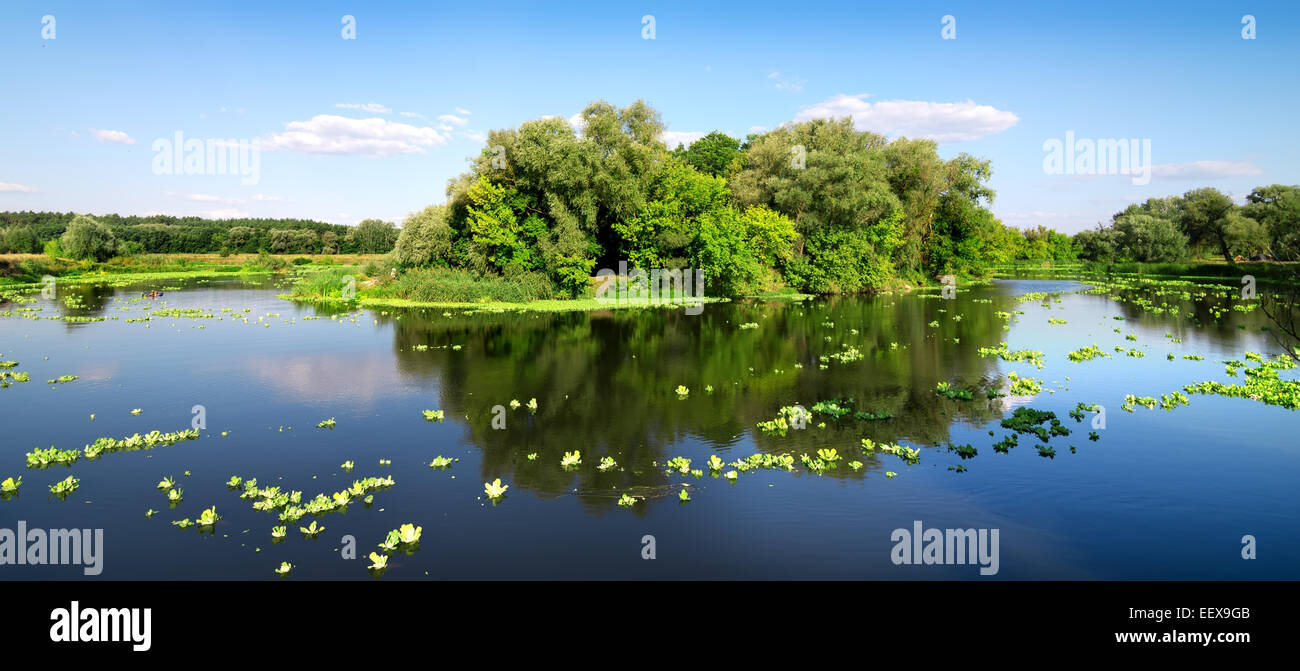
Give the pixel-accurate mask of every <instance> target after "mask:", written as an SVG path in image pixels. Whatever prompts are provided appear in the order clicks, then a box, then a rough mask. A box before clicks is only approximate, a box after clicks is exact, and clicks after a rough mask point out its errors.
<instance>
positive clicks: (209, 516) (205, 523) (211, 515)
mask: <svg viewBox="0 0 1300 671" xmlns="http://www.w3.org/2000/svg"><path fill="white" fill-rule="evenodd" d="M219 519H221V516H220V515H218V514H217V507H216V506H212V507H211V508H208V509H207V510H204V511H203V512H202V513H201V514H200V515H199V517H198V519H197V520H195V521H196V522H197V523H198V525H199V526H201V527H210V526H212V525H214V524H216V523H217V520H219Z"/></svg>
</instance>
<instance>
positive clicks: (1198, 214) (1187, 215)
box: [1178, 187, 1236, 263]
mask: <svg viewBox="0 0 1300 671" xmlns="http://www.w3.org/2000/svg"><path fill="white" fill-rule="evenodd" d="M1235 207H1236V206H1235V205H1233V203H1232V199H1231V198H1229V197H1228V196H1227V195H1225V194H1224V193H1222V192H1221V191H1219V190H1218V189H1215V188H1211V187H1205V188H1202V189H1194V190H1192V191H1188V192H1187V193H1185V194H1183V201H1182V208H1181V217H1180V218H1179V222H1178V223H1179V226H1180V227H1181V228H1182V232H1183V234H1184V235H1186V236H1187V238H1188V239H1189V240H1190V241H1191V243H1192V244H1193V245H1196V246H1198V247H1202V246H1203V247H1207V248H1210V249H1213V250H1214V251H1215V252H1217V253H1219V254H1220V255H1222V256H1223V260H1224V261H1225V262H1227V263H1232V253H1231V251H1230V250H1229V249H1228V215H1229V214H1231V213H1232V212H1233V210H1234V208H1235Z"/></svg>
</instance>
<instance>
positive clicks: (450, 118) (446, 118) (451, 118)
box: [438, 114, 469, 126]
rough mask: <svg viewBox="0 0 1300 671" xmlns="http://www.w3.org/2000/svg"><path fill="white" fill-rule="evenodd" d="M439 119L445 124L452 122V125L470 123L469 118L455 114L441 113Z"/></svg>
mask: <svg viewBox="0 0 1300 671" xmlns="http://www.w3.org/2000/svg"><path fill="white" fill-rule="evenodd" d="M438 121H441V122H443V123H445V124H451V125H452V126H464V125H465V124H467V123H469V119H464V118H461V117H458V116H456V115H455V114H440V115H438Z"/></svg>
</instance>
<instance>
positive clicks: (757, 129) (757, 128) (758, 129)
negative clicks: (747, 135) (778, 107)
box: [749, 126, 767, 133]
mask: <svg viewBox="0 0 1300 671" xmlns="http://www.w3.org/2000/svg"><path fill="white" fill-rule="evenodd" d="M766 131H767V126H750V127H749V132H751V133H764V132H766Z"/></svg>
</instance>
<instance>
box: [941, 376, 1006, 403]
mask: <svg viewBox="0 0 1300 671" xmlns="http://www.w3.org/2000/svg"><path fill="white" fill-rule="evenodd" d="M1011 375H1015V372H1014V371H1013V372H1012V373H1011ZM934 393H936V394H938V395H939V396H946V397H948V398H950V399H954V400H961V401H969V400H971V399H973V398H974V396H973V395H972V394H971V393H970V391H968V390H965V389H958V388H957V387H954V386H953V385H952V384H951V383H949V382H940V383H939V384H937V385H936V386H935V389H934Z"/></svg>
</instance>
